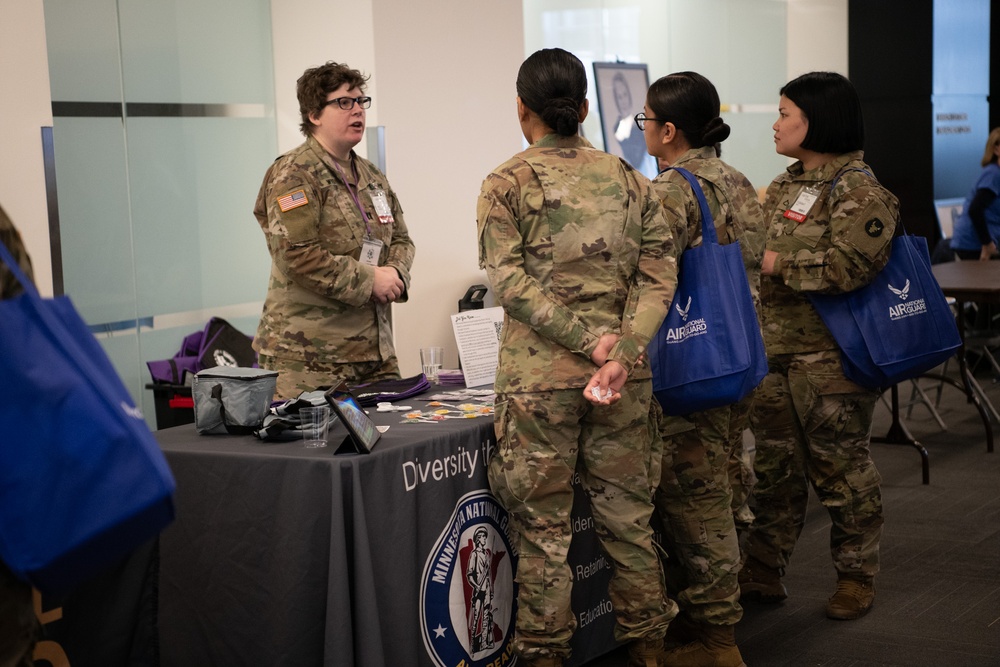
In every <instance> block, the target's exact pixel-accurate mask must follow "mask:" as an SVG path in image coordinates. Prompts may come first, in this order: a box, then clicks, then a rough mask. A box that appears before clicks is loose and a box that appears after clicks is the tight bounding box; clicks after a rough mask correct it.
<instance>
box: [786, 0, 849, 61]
mask: <svg viewBox="0 0 1000 667" xmlns="http://www.w3.org/2000/svg"><path fill="white" fill-rule="evenodd" d="M806 72H839V73H841V74H843V75H844V76H848V72H847V0H788V80H789V81H791V80H792V79H794V78H795V77H797V76H799V75H800V74H805V73H806Z"/></svg>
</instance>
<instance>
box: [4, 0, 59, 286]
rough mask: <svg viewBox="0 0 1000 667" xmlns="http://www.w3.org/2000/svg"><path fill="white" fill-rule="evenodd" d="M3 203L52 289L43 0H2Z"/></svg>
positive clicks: (42, 282)
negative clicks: (44, 139)
mask: <svg viewBox="0 0 1000 667" xmlns="http://www.w3.org/2000/svg"><path fill="white" fill-rule="evenodd" d="M0 16H2V17H3V19H2V20H0V90H2V91H4V92H3V103H2V104H0V205H2V206H3V208H4V210H5V211H6V212H7V215H9V216H10V218H11V220H13V221H14V224H15V225H16V226H17V228H18V230H19V231H20V232H21V236H22V237H23V238H24V242H25V245H27V247H28V253H29V254H30V255H31V261H32V266H33V268H34V272H35V282H36V283H37V285H38V288H39V290H40V291H41V292H42V293H44V294H51V293H52V259H51V253H50V251H49V219H48V207H47V206H46V204H45V172H44V164H43V161H42V131H41V128H42V127H43V126H48V127H50V126H51V125H52V103H51V96H50V93H49V64H48V55H47V53H46V50H45V15H44V12H43V10H42V0H0Z"/></svg>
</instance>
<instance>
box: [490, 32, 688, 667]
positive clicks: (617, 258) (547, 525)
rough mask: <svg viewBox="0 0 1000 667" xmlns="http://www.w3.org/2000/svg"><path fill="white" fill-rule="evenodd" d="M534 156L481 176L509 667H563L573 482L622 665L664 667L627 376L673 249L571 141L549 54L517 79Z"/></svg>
mask: <svg viewBox="0 0 1000 667" xmlns="http://www.w3.org/2000/svg"><path fill="white" fill-rule="evenodd" d="M517 95H518V97H517V111H518V119H519V121H520V124H521V130H522V132H523V134H524V138H525V139H526V140H527V141H528V142H529V144H530V146H529V147H528V148H527V149H526V150H524V151H522V152H521V153H518V154H517V155H515V156H514V157H513V158H511V159H510V160H508V161H507V162H505V163H504V164H502V165H500V166H499V167H497V168H496V169H495V170H494V171H493V173H491V174H490V175H489V176H487V177H486V180H485V181H484V183H483V186H482V191H481V193H480V196H479V203H478V209H477V220H478V228H479V253H480V266H481V267H483V268H485V269H486V272H487V274H488V276H489V279H490V282H491V283H492V286H493V290H494V293H495V294H496V298H497V301H498V302H499V303H500V305H501V306H503V308H504V312H505V316H504V324H503V334H502V340H501V341H500V355H499V365H498V369H497V376H496V383H495V389H496V392H497V401H496V417H495V429H496V434H497V448H496V451H495V453H494V456H493V458H492V459H491V460H490V463H489V480H490V486H491V488H492V490H493V492H494V493H495V494H496V496H497V498H498V500H499V501H500V502H501V503H502V504H503V506H504V507H505V508H506V509H507V511H508V512H509V513H510V516H511V527H512V532H513V535H512V539H513V540H514V542H515V544H516V545H517V547H518V552H519V559H518V566H517V582H518V605H517V620H516V628H515V637H514V646H515V649H516V651H517V653H518V655H519V656H520V661H519V662H518V664H527V665H530V666H542V665H544V666H556V665H562V664H563V662H564V660H565V659H566V658H567V657H568V656H569V653H570V638H571V637H572V635H573V633H574V631H575V630H576V628H577V620H576V618H575V616H574V614H573V610H572V608H571V606H570V591H571V587H572V581H573V574H572V572H571V570H570V566H569V564H568V563H567V560H566V558H567V553H568V551H569V545H570V541H571V540H572V536H573V529H572V525H571V514H570V513H571V509H572V506H573V495H574V492H573V483H572V480H573V477H574V474H575V473H576V472H577V471H579V474H580V483H581V484H582V486H583V488H584V489H585V491H586V493H587V495H588V496H589V498H590V505H591V508H592V510H593V516H594V523H595V526H596V531H597V535H598V538H599V539H600V541H601V544H602V546H603V547H604V549H605V551H606V552H607V554H608V556H609V559H610V561H611V562H612V568H613V573H612V578H611V583H610V588H609V592H610V597H611V602H612V605H613V607H614V610H615V614H616V620H617V625H616V629H615V637H616V639H618V640H619V641H622V642H630V644H629V653H630V660H631V662H630V664H632V665H639V666H641V667H655V666H656V665H658V664H660V663H659V660H660V656H661V654H662V650H663V648H662V645H663V636H664V633H665V631H666V628H667V624H668V623H669V621H670V619H671V618H672V617H673V615H674V614H675V613H676V607H675V606H674V605H673V604H672V603H669V602H668V601H667V600H666V597H665V593H664V586H663V581H662V574H661V570H660V567H659V563H658V562H657V555H656V551H655V550H654V547H653V542H652V532H651V530H650V527H649V519H650V516H651V515H652V511H653V504H652V493H653V489H655V487H656V482H657V480H658V479H659V464H660V451H659V447H658V446H657V445H658V439H656V440H654V439H653V437H652V433H651V430H650V428H649V425H648V412H649V406H650V400H651V398H652V383H651V380H650V378H651V374H650V371H649V369H648V367H643V366H640V365H639V364H638V361H639V358H640V355H642V353H643V352H644V351H645V349H646V346H647V345H648V343H649V340H650V338H651V337H652V336H653V335H654V334H655V333H656V331H657V330H658V328H659V326H660V323H661V322H662V320H663V318H664V316H665V315H666V311H667V308H668V307H669V305H670V301H671V300H672V298H673V293H674V288H675V286H676V271H677V269H676V260H675V249H674V242H673V236H672V234H671V231H670V224H669V223H668V222H667V219H666V218H665V215H664V213H663V211H662V209H661V206H660V202H659V201H658V200H657V198H656V197H655V195H654V194H653V191H652V189H651V188H650V183H649V181H648V179H646V177H644V176H643V175H642V174H640V173H638V172H637V171H635V170H634V169H633V168H632V167H631V166H629V164H628V163H627V162H625V161H624V160H623V159H621V158H618V157H615V156H613V155H610V154H608V153H605V152H603V151H598V150H596V149H595V148H594V147H593V146H591V145H590V143H589V142H588V141H587V140H586V139H584V138H583V137H581V136H579V127H580V123H581V122H582V121H583V119H584V118H585V117H586V115H587V110H588V106H587V98H586V96H587V75H586V70H585V69H584V67H583V63H581V62H580V60H579V59H578V58H576V56H574V55H572V54H570V53H568V52H566V51H563V50H562V49H544V50H541V51H538V52H536V53H534V54H532V55H531V56H530V57H528V59H527V60H525V61H524V63H523V64H522V65H521V68H520V71H519V72H518V75H517Z"/></svg>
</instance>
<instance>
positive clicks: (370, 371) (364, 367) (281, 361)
mask: <svg viewBox="0 0 1000 667" xmlns="http://www.w3.org/2000/svg"><path fill="white" fill-rule="evenodd" d="M258 364H259V365H260V367H261V368H266V369H268V370H271V371H278V384H277V387H276V389H275V392H274V400H276V401H287V400H290V399H293V398H295V397H296V396H298V395H299V394H301V393H302V392H304V391H315V390H317V389H319V388H321V387H335V386H337V385H338V384H340V383H341V382H346V383H348V384H360V383H362V382H373V381H375V380H386V379H390V378H398V377H399V362H398V361H397V360H396V357H395V356H392V357H389V359H387V360H386V361H359V362H355V363H348V364H332V363H323V362H317V361H305V360H302V359H286V358H284V357H273V356H271V355H269V354H261V355H259V358H258Z"/></svg>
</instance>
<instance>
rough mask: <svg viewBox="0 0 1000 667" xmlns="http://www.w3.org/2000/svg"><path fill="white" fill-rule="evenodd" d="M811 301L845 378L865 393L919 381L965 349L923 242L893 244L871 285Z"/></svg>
mask: <svg viewBox="0 0 1000 667" xmlns="http://www.w3.org/2000/svg"><path fill="white" fill-rule="evenodd" d="M809 300H810V302H812V305H813V307H814V308H815V309H816V312H818V313H819V316H820V317H821V318H822V319H823V323H824V324H826V327H827V329H829V330H830V333H831V334H833V338H834V340H836V341H837V345H838V347H840V352H841V355H840V360H841V366H842V367H843V370H844V375H845V376H846V377H847V378H848V379H849V380H852V381H853V382H856V383H857V384H859V385H861V386H862V387H868V388H870V389H876V388H886V387H891V386H892V385H894V384H896V383H897V382H901V381H902V380H907V379H909V378H914V377H917V376H918V375H920V374H921V373H924V372H926V371H928V370H930V369H932V368H934V367H935V366H937V365H939V364H942V363H944V362H945V361H946V360H947V359H949V358H950V357H952V356H954V355H955V354H956V353H957V352H958V350H959V348H960V347H961V345H962V339H961V336H960V335H959V333H958V325H957V324H956V323H955V315H954V314H953V313H952V311H951V307H950V306H949V305H948V300H947V299H946V298H945V296H944V293H942V292H941V287H940V286H939V285H938V283H937V280H935V278H934V274H933V273H932V272H931V260H930V254H929V253H928V252H927V239H925V238H924V237H922V236H911V235H909V234H903V235H901V236H897V237H896V238H895V239H893V240H892V250H891V252H890V254H889V262H888V263H887V264H886V265H885V268H883V269H882V270H881V271H880V272H879V273H878V275H876V276H875V279H874V280H873V281H872V282H871V283H869V284H868V285H865V286H864V287H861V288H859V289H856V290H854V291H851V292H846V293H844V294H810V295H809Z"/></svg>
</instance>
